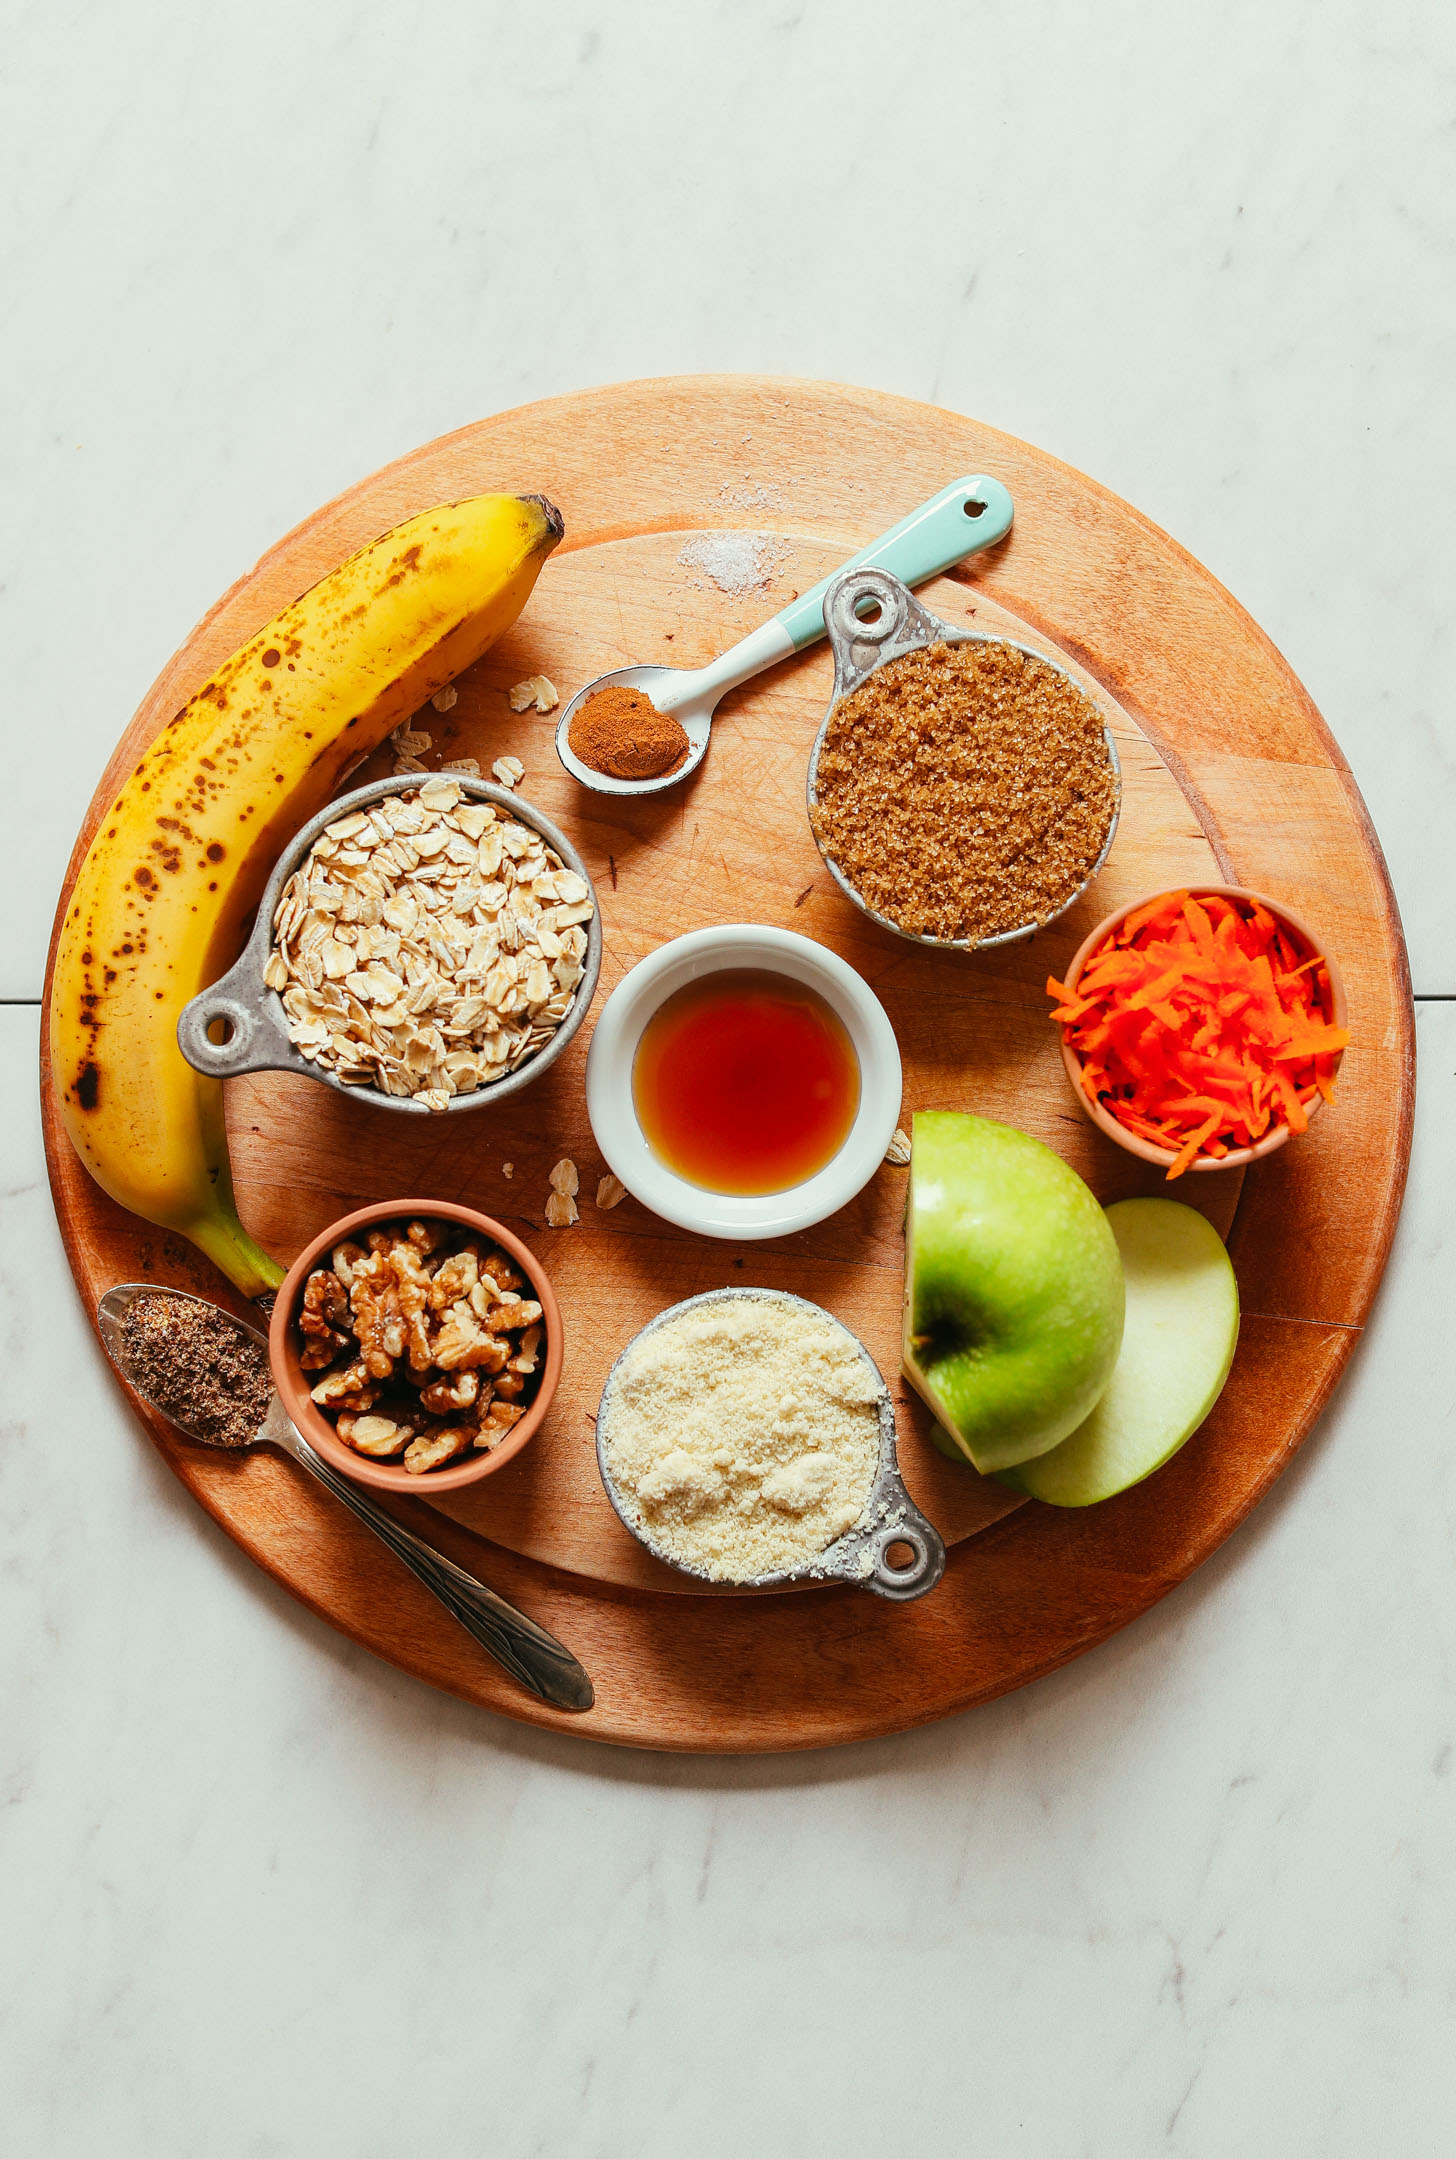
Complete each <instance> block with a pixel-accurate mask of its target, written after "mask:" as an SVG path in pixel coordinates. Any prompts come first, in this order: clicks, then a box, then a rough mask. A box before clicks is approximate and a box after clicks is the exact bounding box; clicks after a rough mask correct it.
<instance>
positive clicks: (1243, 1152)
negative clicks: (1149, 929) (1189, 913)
mask: <svg viewBox="0 0 1456 2159" xmlns="http://www.w3.org/2000/svg"><path fill="white" fill-rule="evenodd" d="M1168 889H1169V890H1170V891H1186V892H1187V893H1188V894H1189V895H1190V897H1191V898H1193V899H1195V900H1196V899H1202V898H1204V897H1206V896H1209V895H1212V896H1214V897H1216V898H1220V899H1226V900H1245V901H1252V900H1257V901H1258V903H1259V905H1260V906H1261V907H1263V908H1266V909H1267V910H1268V912H1269V913H1270V914H1271V915H1274V916H1276V917H1277V918H1278V920H1279V921H1280V922H1282V923H1284V924H1285V925H1286V926H1287V927H1288V928H1289V929H1290V930H1291V931H1292V932H1293V935H1294V937H1295V939H1296V941H1297V942H1298V943H1299V944H1300V945H1301V946H1302V947H1303V948H1304V950H1305V951H1306V952H1318V953H1320V954H1321V955H1322V956H1323V959H1324V963H1325V966H1326V968H1327V970H1328V972H1329V978H1330V1021H1331V1024H1332V1025H1333V1026H1336V1027H1343V1026H1344V1025H1345V1024H1346V1017H1347V1012H1348V1007H1347V1005H1346V1003H1345V985H1344V983H1343V981H1342V980H1341V978H1340V970H1339V968H1338V967H1337V966H1336V965H1335V963H1334V961H1333V960H1332V959H1331V957H1330V955H1329V952H1328V950H1327V948H1326V947H1325V946H1324V945H1323V944H1322V943H1321V942H1320V940H1319V939H1318V938H1317V937H1316V936H1315V934H1314V932H1313V930H1311V929H1308V928H1307V927H1306V926H1305V924H1304V923H1303V922H1301V920H1300V918H1299V916H1298V915H1295V914H1291V913H1290V911H1289V909H1288V908H1287V907H1286V906H1284V904H1283V902H1282V901H1280V900H1271V899H1270V898H1269V896H1268V894H1267V893H1265V892H1251V891H1250V890H1249V888H1248V887H1247V885H1187V886H1170V887H1169V888H1168ZM1157 897H1158V895H1157V894H1156V893H1153V892H1150V893H1147V894H1146V895H1145V896H1144V897H1143V898H1142V899H1140V900H1129V901H1128V903H1127V905H1126V907H1119V908H1118V910H1117V913H1116V914H1115V915H1109V916H1108V917H1107V919H1106V921H1105V922H1099V923H1098V925H1097V927H1096V929H1095V930H1093V932H1092V934H1091V936H1090V937H1088V938H1086V939H1085V940H1084V941H1083V943H1082V944H1081V945H1080V946H1079V947H1078V949H1077V953H1076V956H1075V958H1074V959H1073V961H1072V964H1071V966H1070V967H1069V968H1068V969H1067V972H1066V975H1065V977H1064V979H1065V981H1066V985H1067V988H1068V989H1069V990H1075V988H1076V986H1077V981H1078V977H1079V976H1080V975H1081V972H1082V969H1083V968H1084V967H1085V966H1086V964H1087V962H1088V960H1090V959H1091V957H1092V955H1093V953H1094V952H1095V951H1096V950H1097V947H1098V946H1099V945H1100V944H1101V943H1102V942H1103V940H1104V938H1106V937H1107V936H1109V935H1110V934H1111V932H1112V931H1114V930H1115V929H1117V928H1118V926H1119V925H1120V924H1121V923H1122V922H1123V920H1124V919H1125V918H1126V917H1127V916H1128V915H1132V914H1136V913H1137V911H1138V909H1139V908H1140V907H1147V906H1148V905H1150V903H1151V902H1152V901H1153V900H1154V899H1156V898H1157ZM1057 1032H1058V1034H1059V1035H1062V1063H1063V1064H1064V1065H1065V1066H1066V1068H1067V1078H1068V1079H1069V1080H1070V1081H1071V1084H1072V1092H1073V1094H1074V1095H1075V1096H1076V1097H1077V1100H1078V1102H1079V1104H1080V1105H1081V1108H1082V1113H1083V1115H1084V1116H1086V1117H1089V1118H1090V1119H1091V1121H1092V1123H1093V1124H1095V1125H1096V1127H1097V1129H1098V1131H1099V1132H1105V1133H1106V1134H1107V1137H1108V1138H1109V1139H1112V1140H1116V1142H1117V1144H1118V1146H1119V1147H1125V1148H1126V1149H1127V1151H1128V1153H1129V1154H1135V1155H1139V1156H1141V1158H1142V1160H1143V1161H1144V1162H1156V1163H1157V1164H1158V1165H1159V1166H1160V1167H1161V1168H1163V1169H1168V1168H1169V1167H1170V1166H1171V1165H1172V1163H1173V1162H1174V1161H1175V1160H1176V1159H1177V1156H1176V1151H1175V1150H1174V1149H1173V1148H1171V1147H1155V1146H1154V1145H1153V1144H1152V1142H1151V1141H1150V1140H1145V1139H1139V1137H1138V1135H1137V1134H1136V1133H1135V1132H1129V1131H1128V1129H1127V1127H1126V1125H1122V1124H1119V1123H1118V1121H1117V1119H1116V1118H1115V1117H1113V1116H1111V1115H1110V1114H1109V1113H1108V1111H1107V1110H1105V1109H1104V1108H1103V1107H1102V1104H1101V1103H1100V1102H1094V1101H1092V1099H1091V1098H1090V1096H1089V1095H1088V1093H1087V1090H1086V1088H1085V1087H1084V1086H1083V1085H1082V1065H1081V1061H1080V1059H1079V1058H1078V1056H1077V1053H1076V1051H1075V1050H1073V1049H1070V1048H1069V1047H1068V1044H1067V1039H1066V1036H1065V1035H1064V1034H1062V1030H1061V1028H1060V1027H1058V1029H1057ZM1341 1054H1342V1055H1343V1053H1341ZM1339 1069H1340V1057H1336V1059H1335V1070H1336V1072H1337V1073H1338V1071H1339ZM1323 1099H1324V1098H1323V1096H1322V1095H1316V1096H1315V1098H1314V1100H1313V1101H1312V1102H1308V1103H1306V1104H1305V1114H1306V1115H1307V1116H1309V1117H1313V1115H1314V1113H1315V1111H1316V1110H1317V1109H1319V1108H1320V1106H1321V1104H1322V1102H1323ZM1289 1137H1290V1132H1289V1127H1288V1125H1287V1124H1279V1125H1275V1126H1274V1127H1273V1129H1272V1130H1271V1131H1268V1132H1266V1133H1265V1134H1264V1137H1263V1138H1262V1139H1261V1140H1257V1141H1256V1142H1255V1144H1254V1145H1253V1146H1252V1147H1235V1148H1233V1149H1232V1150H1231V1151H1230V1152H1229V1153H1228V1154H1226V1155H1223V1156H1221V1157H1220V1158H1219V1159H1218V1160H1215V1159H1214V1158H1213V1156H1211V1155H1199V1156H1198V1157H1197V1158H1196V1159H1195V1160H1194V1161H1193V1162H1191V1163H1190V1164H1189V1169H1190V1170H1219V1169H1244V1168H1246V1167H1247V1166H1248V1164H1249V1163H1250V1162H1259V1161H1262V1160H1263V1158H1264V1156H1265V1155H1269V1154H1273V1153H1274V1152H1275V1150H1276V1149H1277V1148H1280V1147H1282V1146H1283V1145H1284V1142H1285V1141H1286V1140H1287V1139H1288V1138H1289Z"/></svg>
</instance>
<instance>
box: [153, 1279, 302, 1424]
mask: <svg viewBox="0 0 1456 2159" xmlns="http://www.w3.org/2000/svg"><path fill="white" fill-rule="evenodd" d="M122 1342H123V1345H124V1347H125V1351H126V1357H127V1373H128V1377H129V1378H130V1379H131V1381H132V1383H133V1384H134V1386H135V1387H136V1389H137V1392H138V1393H139V1394H144V1395H145V1396H146V1397H147V1399H148V1401H150V1402H154V1403H155V1404H156V1406H157V1408H158V1409H160V1410H161V1411H162V1412H163V1413H164V1415H166V1416H168V1417H171V1418H173V1419H174V1420H175V1421H176V1422H177V1423H178V1424H182V1425H186V1426H187V1428H188V1430H189V1431H192V1432H195V1433H196V1434H197V1435H198V1437H199V1438H200V1439H204V1440H206V1441H207V1442H208V1444H209V1445H210V1446H214V1447H246V1446H247V1445H248V1443H249V1441H250V1440H252V1439H254V1438H256V1436H257V1433H258V1429H259V1427H260V1426H261V1424H262V1422H263V1419H264V1418H265V1417H266V1416H267V1414H268V1404H269V1402H270V1400H271V1399H272V1395H273V1381H272V1378H271V1377H270V1375H269V1370H268V1352H267V1350H266V1349H265V1348H264V1347H263V1345H262V1343H261V1342H255V1341H254V1340H253V1338H252V1336H251V1335H249V1334H245V1333H244V1332H243V1330H242V1328H241V1327H240V1326H239V1325H238V1322H237V1321H236V1320H235V1319H233V1318H232V1316H231V1315H230V1314H229V1313H227V1312H224V1311H223V1310H221V1308H220V1307H219V1306H217V1305H215V1304H199V1303H196V1302H194V1301H193V1299H192V1298H190V1297H175V1296H172V1295H170V1294H169V1293H168V1291H166V1290H164V1289H159V1290H149V1291H148V1292H147V1293H146V1294H145V1295H143V1296H140V1297H137V1298H135V1299H133V1301H132V1303H131V1305H130V1306H129V1307H128V1310H127V1314H126V1318H125V1320H124V1321H123V1323H122Z"/></svg>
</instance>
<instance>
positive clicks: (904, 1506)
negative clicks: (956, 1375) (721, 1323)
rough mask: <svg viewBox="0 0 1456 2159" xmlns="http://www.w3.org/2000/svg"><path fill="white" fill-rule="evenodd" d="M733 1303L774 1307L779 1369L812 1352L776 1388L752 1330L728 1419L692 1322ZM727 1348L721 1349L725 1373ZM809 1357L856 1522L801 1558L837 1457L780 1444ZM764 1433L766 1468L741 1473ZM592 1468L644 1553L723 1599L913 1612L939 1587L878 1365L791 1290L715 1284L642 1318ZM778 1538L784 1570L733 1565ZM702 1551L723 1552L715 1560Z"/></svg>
mask: <svg viewBox="0 0 1456 2159" xmlns="http://www.w3.org/2000/svg"><path fill="white" fill-rule="evenodd" d="M734 1305H743V1306H748V1307H753V1306H769V1307H773V1308H776V1310H777V1312H779V1313H781V1314H782V1315H783V1317H784V1320H785V1321H786V1322H787V1323H791V1324H792V1326H793V1328H794V1332H793V1334H792V1335H791V1334H790V1333H788V1332H786V1333H785V1335H784V1337H783V1339H782V1341H781V1342H780V1343H779V1344H778V1345H777V1347H779V1348H780V1349H781V1350H782V1351H783V1353H784V1357H785V1359H787V1360H792V1359H793V1356H794V1354H795V1350H794V1345H795V1343H801V1344H804V1345H807V1349H808V1353H807V1354H805V1355H804V1356H803V1357H802V1360H801V1362H800V1365H799V1367H798V1370H797V1374H796V1376H791V1377H790V1378H789V1379H788V1381H787V1385H785V1382H784V1380H783V1379H782V1378H778V1379H776V1378H775V1376H774V1371H773V1367H772V1358H771V1356H768V1355H764V1354H762V1353H761V1347H760V1348H759V1353H758V1355H757V1359H756V1362H755V1361H754V1357H755V1347H756V1345H755V1344H754V1343H753V1341H752V1338H751V1335H749V1334H748V1333H747V1332H745V1337H744V1340H743V1342H742V1343H741V1345H739V1346H740V1347H741V1348H742V1350H743V1355H742V1357H741V1358H739V1359H738V1367H739V1370H740V1372H742V1373H744V1374H745V1390H746V1391H747V1393H748V1395H749V1400H750V1403H751V1406H750V1408H749V1409H748V1411H747V1413H746V1414H740V1415H738V1416H734V1415H732V1414H729V1413H728V1411H729V1408H730V1400H731V1383H730V1387H725V1388H724V1389H723V1390H716V1389H713V1388H712V1383H711V1381H709V1382H708V1383H707V1384H706V1385H705V1383H704V1380H703V1377H702V1375H703V1373H704V1372H705V1371H706V1370H709V1369H710V1368H711V1366H712V1358H713V1346H714V1345H713V1339H712V1338H713V1335H714V1332H715V1330H714V1329H713V1328H712V1326H711V1325H710V1326H707V1327H695V1326H694V1321H695V1319H696V1318H698V1317H699V1316H701V1318H702V1319H704V1320H709V1321H710V1320H711V1319H712V1317H713V1315H714V1313H715V1312H720V1311H722V1310H723V1308H725V1307H731V1306H734ZM724 1316H725V1318H727V1317H728V1315H727V1314H726V1313H725V1314H724ZM751 1324H752V1322H751V1320H750V1321H749V1322H748V1326H749V1327H750V1328H751ZM732 1348H733V1345H731V1343H730V1364H731V1358H732ZM816 1351H817V1352H818V1355H819V1357H820V1359H821V1361H822V1364H823V1371H824V1385H825V1390H826V1394H827V1397H828V1399H829V1401H830V1403H831V1405H832V1406H835V1407H837V1408H838V1410H839V1412H840V1414H839V1415H838V1416H837V1418H835V1419H834V1420H833V1428H834V1434H835V1435H836V1436H837V1437H838V1438H839V1442H840V1448H839V1456H838V1461H839V1464H840V1466H841V1468H842V1469H843V1473H844V1479H845V1482H844V1484H843V1486H842V1487H841V1489H840V1491H839V1492H838V1493H837V1494H836V1497H837V1498H843V1495H844V1493H845V1492H848V1493H849V1495H850V1496H849V1500H848V1506H847V1507H843V1506H842V1507H841V1508H840V1518H841V1519H842V1517H843V1514H844V1513H845V1512H847V1511H852V1512H853V1516H854V1518H853V1520H852V1521H851V1522H850V1523H849V1525H848V1526H847V1527H838V1528H836V1529H835V1531H834V1533H833V1534H831V1535H830V1536H829V1537H828V1539H827V1541H826V1542H825V1543H824V1544H823V1546H822V1548H820V1549H817V1550H816V1549H810V1550H804V1549H802V1546H803V1543H804V1532H805V1529H806V1526H808V1523H809V1510H810V1509H811V1508H812V1506H813V1504H814V1501H815V1499H816V1497H822V1496H823V1494H824V1487H825V1485H826V1484H827V1483H828V1482H829V1481H830V1480H831V1479H832V1477H833V1475H834V1461H833V1460H832V1459H831V1457H830V1455H829V1454H828V1453H827V1451H826V1438H825V1436H822V1435H821V1436H820V1437H819V1438H818V1439H817V1441H814V1440H811V1441H807V1442H805V1443H799V1442H798V1441H797V1440H796V1438H795V1437H794V1436H790V1437H788V1438H785V1436H784V1434H785V1425H786V1419H785V1415H784V1411H785V1408H787V1411H788V1417H787V1425H788V1428H789V1432H790V1434H791V1435H792V1434H793V1432H794V1421H795V1412H796V1411H798V1412H802V1410H803V1400H802V1395H803V1374H804V1373H805V1372H806V1371H807V1370H808V1369H809V1368H810V1367H811V1366H812V1364H813V1362H814V1353H815V1352H816ZM720 1369H721V1366H720ZM796 1379H797V1397H796ZM785 1394H787V1395H788V1396H789V1398H790V1399H789V1400H788V1402H787V1404H785V1402H784V1400H783V1399H782V1397H783V1396H784V1395H785ZM720 1411H721V1412H722V1413H721V1414H720ZM755 1427H756V1428H757V1430H756V1431H755V1430H754V1428H755ZM765 1432H767V1433H768V1434H769V1435H770V1440H769V1446H768V1450H767V1451H768V1453H769V1454H770V1455H771V1456H772V1457H773V1458H772V1462H771V1466H769V1467H767V1468H764V1466H763V1463H762V1461H761V1460H760V1461H757V1462H755V1463H753V1464H752V1465H750V1466H748V1467H747V1468H746V1469H745V1468H744V1466H743V1465H742V1464H741V1463H735V1462H734V1460H733V1457H734V1452H735V1449H738V1450H741V1449H742V1448H743V1447H744V1445H745V1444H753V1443H755V1442H757V1443H759V1444H760V1449H761V1452H762V1451H763V1450H762V1440H763V1436H764V1434H765ZM774 1439H777V1441H778V1447H777V1452H776V1454H775V1453H774V1448H773V1440H774ZM644 1463H646V1464H648V1465H649V1466H648V1467H647V1468H646V1469H645V1471H644V1467H643V1465H644ZM826 1463H828V1464H829V1466H828V1467H827V1468H826V1466H825V1465H826ZM597 1466H598V1468H599V1470H600V1472H601V1479H602V1485H603V1488H604V1490H605V1492H606V1495H607V1498H608V1499H609V1500H610V1501H611V1503H612V1506H613V1508H614V1509H615V1511H616V1513H617V1516H618V1518H619V1519H620V1521H621V1522H622V1524H623V1525H624V1527H625V1528H626V1529H627V1530H629V1531H630V1533H631V1534H632V1536H634V1537H635V1538H636V1539H637V1541H638V1543H639V1544H641V1545H642V1546H644V1547H645V1549H646V1550H647V1551H649V1552H650V1553H651V1554H652V1556H653V1557H654V1558H655V1559H660V1560H661V1561H662V1563H663V1565H664V1566H668V1567H672V1568H674V1569H675V1570H676V1571H677V1572H678V1573H680V1574H687V1575H691V1576H692V1577H693V1578H694V1579H695V1580H697V1581H701V1582H704V1583H708V1584H711V1585H712V1586H713V1587H714V1588H717V1589H787V1588H789V1587H791V1586H794V1585H797V1584H800V1583H806V1584H807V1583H811V1582H848V1583H850V1584H852V1585H853V1586H854V1587H855V1588H858V1589H868V1590H870V1591H872V1592H873V1593H874V1595H876V1596H878V1597H886V1598H889V1599H890V1600H892V1601H893V1602H898V1603H907V1602H908V1601H909V1600H910V1599H911V1598H913V1597H923V1596H924V1595H925V1594H926V1592H927V1591H928V1590H931V1589H934V1587H935V1585H936V1583H937V1582H938V1581H939V1580H940V1578H941V1576H942V1575H943V1574H944V1572H945V1545H944V1544H943V1542H942V1541H941V1537H940V1533H939V1531H938V1530H937V1529H936V1528H935V1527H934V1525H933V1524H932V1523H931V1522H929V1521H927V1520H926V1518H925V1516H924V1515H923V1514H922V1513H921V1512H920V1509H919V1508H918V1507H917V1506H916V1505H915V1502H914V1501H913V1500H912V1499H911V1497H910V1495H909V1493H908V1492H907V1491H906V1489H905V1483H904V1479H903V1478H902V1477H901V1475H900V1466H899V1461H898V1459H897V1456H896V1451H895V1409H894V1404H893V1402H892V1401H891V1399H890V1390H889V1388H888V1387H887V1386H886V1385H885V1382H884V1380H883V1378H882V1377H881V1375H880V1371H879V1367H878V1366H877V1365H876V1363H875V1361H874V1359H873V1358H872V1357H871V1356H870V1353H869V1351H868V1350H867V1349H866V1348H865V1347H864V1344H863V1343H862V1342H860V1341H859V1340H858V1338H857V1337H856V1336H855V1335H853V1334H851V1333H850V1331H849V1329H848V1328H847V1327H845V1326H844V1325H843V1324H842V1323H841V1322H840V1321H839V1320H837V1319H835V1318H834V1317H833V1315H832V1314H831V1313H828V1312H826V1311H824V1310H823V1309H822V1307H821V1306H819V1305H817V1304H811V1303H810V1302H809V1300H808V1299H807V1298H804V1297H796V1296H794V1295H792V1294H791V1293H790V1292H789V1291H787V1290H779V1289H738V1288H733V1289H717V1290H709V1291H707V1292H706V1293H705V1294H704V1295H702V1296H699V1297H689V1298H687V1299H686V1300H685V1301H684V1302H683V1303H681V1304H675V1305H672V1306H671V1307H670V1308H669V1309H668V1310H667V1311H665V1312H660V1313H659V1314H658V1316H657V1318H656V1319H654V1320H651V1321H649V1323H648V1325H647V1326H645V1327H644V1328H643V1329H642V1330H641V1332H640V1333H639V1334H637V1335H636V1336H634V1338H633V1339H632V1341H631V1342H629V1343H628V1345H627V1347H626V1348H625V1349H624V1350H623V1351H622V1353H621V1355H620V1356H619V1357H618V1359H617V1361H616V1363H615V1364H614V1365H613V1366H612V1369H611V1371H610V1372H609V1373H608V1375H607V1383H606V1386H605V1387H604V1388H603V1390H602V1399H601V1403H600V1406H599V1408H598V1413H597ZM705 1523H707V1525H708V1527H707V1530H706V1532H705V1530H704V1524H705ZM776 1539H780V1540H781V1541H782V1542H784V1543H788V1544H793V1545H797V1546H798V1547H800V1548H799V1549H797V1550H795V1551H794V1553H793V1554H792V1557H791V1558H790V1560H789V1563H787V1564H780V1565H774V1564H770V1565H768V1566H762V1565H759V1566H758V1567H756V1568H750V1567H740V1566H735V1565H734V1564H733V1557H732V1555H733V1553H734V1552H735V1550H737V1551H742V1550H747V1549H752V1550H754V1551H755V1552H756V1553H757V1554H758V1555H759V1557H760V1558H761V1557H762V1556H763V1551H764V1548H765V1544H766V1543H768V1544H772V1543H773V1542H774V1541H775V1540H776ZM710 1542H713V1543H715V1545H716V1550H715V1552H714V1553H712V1554H711V1555H710V1554H709V1552H708V1545H709V1543H710Z"/></svg>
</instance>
